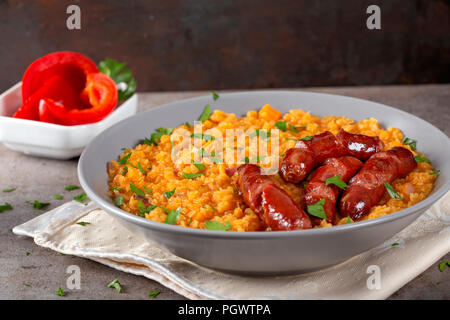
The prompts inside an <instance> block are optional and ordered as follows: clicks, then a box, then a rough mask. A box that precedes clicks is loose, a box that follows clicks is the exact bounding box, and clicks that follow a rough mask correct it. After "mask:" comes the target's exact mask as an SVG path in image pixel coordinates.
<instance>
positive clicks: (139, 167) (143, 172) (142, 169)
mask: <svg viewBox="0 0 450 320" xmlns="http://www.w3.org/2000/svg"><path fill="white" fill-rule="evenodd" d="M137 164H138V169H139V171H140V172H141V173H142V174H143V175H144V176H145V175H146V174H147V171H145V170H144V168H142V166H141V163H140V162H139V161H138V163H137Z"/></svg>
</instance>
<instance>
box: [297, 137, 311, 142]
mask: <svg viewBox="0 0 450 320" xmlns="http://www.w3.org/2000/svg"><path fill="white" fill-rule="evenodd" d="M312 138H313V137H311V136H306V137H303V138H300V139H298V140H305V141H309V140H311V139H312Z"/></svg>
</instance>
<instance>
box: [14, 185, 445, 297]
mask: <svg viewBox="0 0 450 320" xmlns="http://www.w3.org/2000/svg"><path fill="white" fill-rule="evenodd" d="M80 221H84V222H89V223H90V224H88V225H86V226H84V227H83V226H81V225H78V224H77V222H80ZM13 232H14V233H15V234H17V235H24V236H29V237H32V238H34V241H35V243H36V244H37V245H39V246H42V247H46V248H50V249H52V250H55V251H58V252H61V253H64V254H71V255H76V256H80V257H85V258H88V259H91V260H94V261H97V262H100V263H103V264H105V265H107V266H110V267H112V268H115V269H118V270H121V271H124V272H129V273H132V274H136V275H142V276H144V277H147V278H149V279H152V280H156V281H158V282H160V283H161V284H162V285H164V286H166V287H168V288H170V289H172V290H174V291H176V292H178V293H179V294H181V295H183V296H185V297H187V298H190V299H385V298H387V297H389V296H390V295H391V294H392V293H394V292H395V291H397V290H398V289H399V288H401V287H402V286H404V285H405V284H406V283H408V282H409V281H411V280H412V279H414V278H415V277H416V276H418V275H419V274H420V273H422V272H423V271H425V270H426V269H427V268H428V267H430V266H431V265H432V264H434V263H435V262H436V261H437V260H438V259H439V258H441V257H442V256H444V255H445V254H447V253H448V252H449V251H450V192H449V193H447V194H446V195H445V196H444V197H443V198H442V199H441V200H440V201H438V202H437V203H435V204H434V205H433V206H432V207H431V208H430V209H429V210H427V211H426V212H425V213H424V214H423V215H421V216H420V217H419V218H418V219H417V220H416V221H414V222H413V223H412V224H411V225H410V226H408V227H407V228H406V229H404V230H403V231H401V232H400V233H398V234H397V235H395V236H394V237H393V238H392V239H390V240H388V241H386V242H385V243H383V244H382V245H380V246H378V247H376V248H374V249H372V250H370V251H367V252H365V253H362V254H360V255H358V256H356V257H354V258H352V259H350V260H349V261H347V262H344V263H342V264H340V265H337V266H334V267H332V268H328V269H326V270H322V271H318V272H314V273H309V274H302V275H295V276H283V277H244V276H237V275H229V274H225V273H220V272H216V271H213V270H209V269H206V268H204V267H200V266H198V265H196V264H194V263H191V262H189V261H187V260H184V259H181V258H178V257H177V256H174V255H173V254H171V253H169V252H167V251H166V250H164V249H162V248H160V247H158V245H156V244H155V243H150V242H148V241H146V239H144V238H142V237H141V236H138V235H135V234H132V233H131V232H130V231H128V230H127V229H126V228H124V227H123V226H122V225H121V224H120V223H119V222H118V221H116V219H115V218H113V217H112V216H110V215H108V214H107V213H106V212H105V211H103V210H101V209H99V208H98V207H97V205H96V204H95V203H92V202H91V203H90V204H89V205H87V206H85V205H83V204H79V203H77V202H68V203H66V204H64V205H62V206H60V207H58V208H56V209H53V210H51V211H49V212H47V213H45V214H42V215H40V216H38V217H36V218H34V219H33V220H30V221H28V222H26V223H24V224H22V225H20V226H17V227H15V228H14V229H13ZM370 266H376V267H370ZM377 267H378V268H379V269H378V270H379V271H380V272H379V280H381V281H380V283H379V284H380V285H379V287H378V288H377V286H376V282H373V281H372V280H374V277H376V276H377V275H378V273H377V272H376V271H375V273H373V272H374V271H373V270H374V269H373V268H377ZM368 271H369V273H368ZM371 277H372V278H371ZM369 278H370V279H369ZM368 281H369V282H370V283H371V284H372V285H370V286H369V287H370V289H369V287H368V285H367V282H368ZM374 287H375V288H374Z"/></svg>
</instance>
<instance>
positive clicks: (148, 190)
mask: <svg viewBox="0 0 450 320" xmlns="http://www.w3.org/2000/svg"><path fill="white" fill-rule="evenodd" d="M144 190H145V192H147V193H148V194H152V193H153V191H152V190H150V189H149V188H147V187H146V186H144Z"/></svg>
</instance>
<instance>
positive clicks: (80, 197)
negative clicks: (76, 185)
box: [73, 192, 90, 204]
mask: <svg viewBox="0 0 450 320" xmlns="http://www.w3.org/2000/svg"><path fill="white" fill-rule="evenodd" d="M73 200H75V201H77V202H79V203H83V204H87V203H88V202H89V200H90V199H89V197H88V196H87V195H86V193H84V192H83V193H80V194H79V195H77V196H75V197H73Z"/></svg>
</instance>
